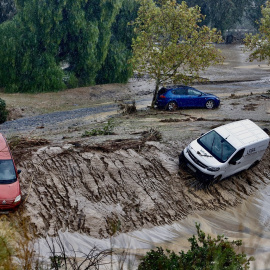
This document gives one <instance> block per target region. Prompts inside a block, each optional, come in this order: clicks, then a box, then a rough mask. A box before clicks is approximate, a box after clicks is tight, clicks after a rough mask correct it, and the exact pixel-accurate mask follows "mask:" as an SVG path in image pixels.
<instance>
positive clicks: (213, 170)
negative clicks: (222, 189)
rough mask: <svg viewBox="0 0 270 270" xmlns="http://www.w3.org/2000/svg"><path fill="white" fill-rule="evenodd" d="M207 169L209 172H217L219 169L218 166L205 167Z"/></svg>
mask: <svg viewBox="0 0 270 270" xmlns="http://www.w3.org/2000/svg"><path fill="white" fill-rule="evenodd" d="M207 170H208V171H210V172H217V171H219V170H220V168H219V167H207Z"/></svg>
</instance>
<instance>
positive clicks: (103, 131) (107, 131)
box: [82, 119, 115, 137]
mask: <svg viewBox="0 0 270 270" xmlns="http://www.w3.org/2000/svg"><path fill="white" fill-rule="evenodd" d="M114 125H115V124H114V121H113V119H109V120H108V123H107V124H106V125H105V126H104V127H102V128H97V129H92V130H90V131H87V130H85V132H84V133H83V135H82V137H91V136H98V135H112V134H113V129H114Z"/></svg>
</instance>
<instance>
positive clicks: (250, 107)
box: [242, 103, 259, 111]
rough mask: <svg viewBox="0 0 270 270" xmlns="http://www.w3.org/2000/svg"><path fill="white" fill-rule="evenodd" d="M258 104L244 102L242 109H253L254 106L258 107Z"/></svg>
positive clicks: (254, 108)
mask: <svg viewBox="0 0 270 270" xmlns="http://www.w3.org/2000/svg"><path fill="white" fill-rule="evenodd" d="M258 105H259V104H257V103H250V104H246V105H244V107H243V108H242V110H244V111H255V110H256V108H257V107H258Z"/></svg>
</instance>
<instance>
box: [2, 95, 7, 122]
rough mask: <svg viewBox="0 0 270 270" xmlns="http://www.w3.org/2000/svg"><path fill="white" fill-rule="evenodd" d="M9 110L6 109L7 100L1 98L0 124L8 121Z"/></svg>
mask: <svg viewBox="0 0 270 270" xmlns="http://www.w3.org/2000/svg"><path fill="white" fill-rule="evenodd" d="M7 116H8V111H7V110H6V102H5V101H4V100H3V99H1V98H0V124H2V123H4V122H5V121H7Z"/></svg>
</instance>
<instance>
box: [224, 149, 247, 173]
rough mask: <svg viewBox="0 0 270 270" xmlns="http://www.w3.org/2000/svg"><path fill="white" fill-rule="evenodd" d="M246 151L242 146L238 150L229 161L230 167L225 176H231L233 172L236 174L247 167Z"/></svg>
mask: <svg viewBox="0 0 270 270" xmlns="http://www.w3.org/2000/svg"><path fill="white" fill-rule="evenodd" d="M244 152H245V148H242V149H240V150H238V151H237V152H236V153H235V154H234V155H233V156H232V157H231V159H230V160H229V161H228V167H227V169H226V172H225V174H224V177H227V176H230V175H232V174H235V173H237V172H240V171H242V170H243V169H244V168H245V165H246V164H245V162H243V161H244V157H243V155H244Z"/></svg>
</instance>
